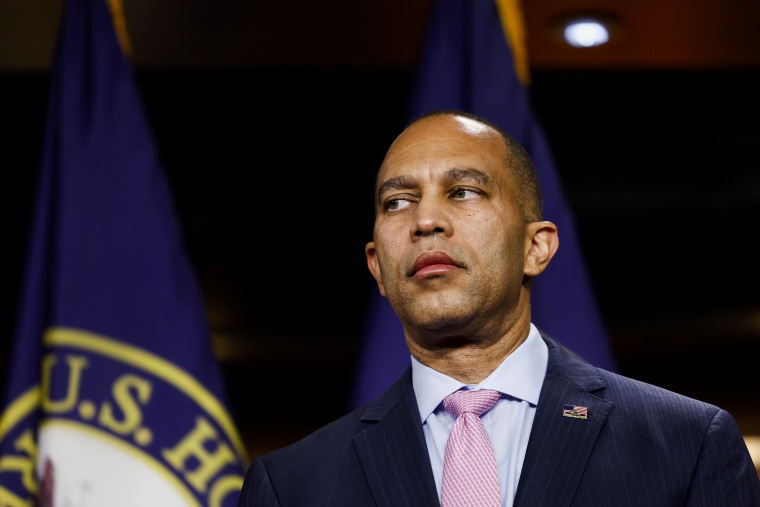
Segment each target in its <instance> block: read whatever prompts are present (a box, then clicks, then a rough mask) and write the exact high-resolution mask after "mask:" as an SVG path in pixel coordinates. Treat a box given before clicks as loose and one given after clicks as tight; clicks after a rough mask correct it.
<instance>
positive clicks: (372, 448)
mask: <svg viewBox="0 0 760 507" xmlns="http://www.w3.org/2000/svg"><path fill="white" fill-rule="evenodd" d="M362 420H364V421H365V422H375V423H376V424H374V425H373V426H371V427H370V428H368V429H367V430H365V431H363V432H361V433H359V434H357V435H356V436H355V437H354V444H355V446H356V451H357V454H358V455H359V460H360V461H361V464H362V468H363V469H364V474H365V476H366V478H367V482H368V484H369V487H370V489H371V490H372V494H373V495H374V497H375V500H376V502H377V505H378V506H380V507H385V506H387V507H401V506H410V507H424V506H431V507H434V506H435V507H437V506H439V505H440V504H439V502H438V493H437V492H436V489H435V480H434V479H433V472H432V469H431V467H430V458H429V457H428V453H427V446H426V444H425V436H424V434H423V433H422V425H421V424H420V421H419V412H418V410H417V402H416V399H415V396H414V390H413V389H412V383H411V368H410V369H409V370H408V371H407V373H406V374H405V375H404V376H403V377H402V378H401V379H400V380H399V381H398V382H397V383H396V385H394V386H393V387H392V388H391V389H390V390H389V391H388V392H387V393H386V394H385V395H383V396H381V397H380V398H379V399H378V400H377V401H375V402H373V403H371V404H370V405H369V406H368V408H367V410H365V412H364V414H363V416H362Z"/></svg>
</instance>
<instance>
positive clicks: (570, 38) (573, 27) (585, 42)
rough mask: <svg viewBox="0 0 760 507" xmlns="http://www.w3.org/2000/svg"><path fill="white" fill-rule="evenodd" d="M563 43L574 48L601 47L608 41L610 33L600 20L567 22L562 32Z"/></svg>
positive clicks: (590, 19)
mask: <svg viewBox="0 0 760 507" xmlns="http://www.w3.org/2000/svg"><path fill="white" fill-rule="evenodd" d="M562 35H563V37H564V38H565V42H567V43H568V44H570V45H571V46H573V47H576V48H590V47H594V46H601V45H602V44H605V43H607V42H608V41H609V40H610V31H609V29H608V28H607V26H606V25H605V24H604V23H603V22H602V21H600V20H598V19H594V18H577V19H572V20H570V21H568V22H567V23H566V24H565V27H564V29H563V31H562Z"/></svg>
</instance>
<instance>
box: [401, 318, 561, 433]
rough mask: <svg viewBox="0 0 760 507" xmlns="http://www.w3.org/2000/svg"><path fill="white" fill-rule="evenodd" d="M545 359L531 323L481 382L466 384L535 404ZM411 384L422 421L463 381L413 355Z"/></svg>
mask: <svg viewBox="0 0 760 507" xmlns="http://www.w3.org/2000/svg"><path fill="white" fill-rule="evenodd" d="M548 361H549V350H548V348H547V347H546V344H545V343H544V341H543V339H541V335H540V333H539V332H538V329H536V327H535V326H534V325H533V324H531V325H530V331H529V332H528V338H527V339H526V340H525V341H524V342H522V343H521V344H520V346H519V347H517V348H516V349H515V350H514V351H513V352H512V353H511V354H509V355H508V356H507V357H505V358H504V361H502V363H501V364H500V365H499V366H498V367H497V368H496V369H495V370H494V371H493V372H492V373H491V374H490V375H489V376H488V377H486V378H485V379H483V381H482V382H481V383H480V384H478V385H476V386H469V387H472V388H477V389H494V390H496V391H499V392H501V393H503V394H507V395H509V396H511V397H513V398H517V399H519V400H522V401H526V402H528V403H530V404H531V405H533V406H536V405H537V404H538V395H539V393H540V392H541V385H542V384H543V382H544V375H545V374H546V366H547V364H548ZM412 385H413V386H414V394H415V395H416V397H417V408H418V409H419V411H420V420H421V421H422V422H424V421H425V420H426V419H427V418H428V417H429V416H430V414H432V413H433V411H435V409H436V408H437V407H438V405H440V404H441V402H442V401H443V399H444V398H445V397H446V396H448V395H449V394H451V393H453V392H454V391H456V390H458V389H460V388H462V387H464V386H465V385H466V384H463V383H461V382H459V381H458V380H456V379H453V378H451V377H449V376H448V375H444V374H443V373H441V372H439V371H436V370H434V369H432V368H430V367H428V366H425V365H424V364H422V363H420V362H419V361H417V360H416V359H415V358H414V357H412Z"/></svg>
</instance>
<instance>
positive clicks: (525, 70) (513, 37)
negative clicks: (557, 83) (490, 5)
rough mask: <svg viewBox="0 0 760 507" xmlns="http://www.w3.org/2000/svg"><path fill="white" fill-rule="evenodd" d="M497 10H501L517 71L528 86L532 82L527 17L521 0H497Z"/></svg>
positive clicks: (505, 34)
mask: <svg viewBox="0 0 760 507" xmlns="http://www.w3.org/2000/svg"><path fill="white" fill-rule="evenodd" d="M496 10H498V11H499V18H501V26H502V27H503V28H504V36H505V37H506V38H507V43H508V44H509V46H510V47H511V48H512V55H513V59H514V61H515V73H516V74H517V77H518V79H520V82H522V84H523V85H524V86H528V85H529V84H530V69H529V67H528V47H527V43H526V40H525V37H526V35H525V32H526V30H525V18H524V16H523V13H522V9H521V8H520V0H496Z"/></svg>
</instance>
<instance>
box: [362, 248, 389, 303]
mask: <svg viewBox="0 0 760 507" xmlns="http://www.w3.org/2000/svg"><path fill="white" fill-rule="evenodd" d="M364 253H366V254H367V267H368V268H369V272H370V273H372V276H373V277H375V281H376V282H377V288H378V289H380V294H382V295H383V296H385V288H383V277H382V275H381V274H380V266H379V265H378V263H377V252H376V251H375V242H374V241H370V242H369V243H367V246H365V247H364Z"/></svg>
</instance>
